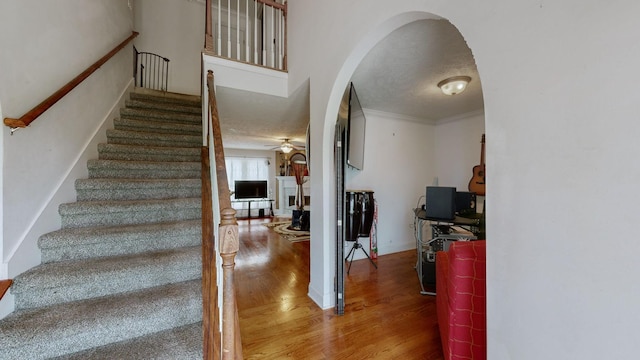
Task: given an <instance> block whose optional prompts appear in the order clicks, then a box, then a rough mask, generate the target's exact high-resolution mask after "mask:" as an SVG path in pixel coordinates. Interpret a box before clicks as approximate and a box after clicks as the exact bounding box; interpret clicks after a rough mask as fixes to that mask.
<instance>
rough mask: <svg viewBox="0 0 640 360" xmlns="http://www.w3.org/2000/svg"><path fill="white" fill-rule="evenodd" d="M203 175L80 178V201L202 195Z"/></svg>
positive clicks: (77, 189) (77, 188)
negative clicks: (190, 177)
mask: <svg viewBox="0 0 640 360" xmlns="http://www.w3.org/2000/svg"><path fill="white" fill-rule="evenodd" d="M201 186H202V181H201V180H200V179H120V178H116V179H105V178H99V179H78V180H76V193H77V200H78V201H96V200H148V199H173V198H187V197H199V196H200V194H201V192H200V187H201Z"/></svg>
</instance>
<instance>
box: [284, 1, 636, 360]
mask: <svg viewBox="0 0 640 360" xmlns="http://www.w3.org/2000/svg"><path fill="white" fill-rule="evenodd" d="M336 8H340V11H335V9H336ZM362 9H366V11H363V10H362ZM429 13H435V14H438V15H440V16H442V17H444V18H446V19H448V20H449V21H451V23H452V24H454V25H455V26H457V27H458V28H459V30H460V32H461V33H462V35H463V36H464V37H465V39H466V41H467V43H468V45H469V47H470V49H471V50H472V52H473V54H474V58H475V59H476V63H477V65H478V69H479V73H480V76H481V77H482V84H483V93H484V99H485V117H486V120H485V122H486V134H487V139H488V142H487V147H486V152H487V153H486V156H487V159H489V161H490V166H488V167H487V179H489V182H488V185H487V194H488V196H487V206H490V209H489V211H488V212H487V231H488V233H490V234H491V239H490V240H489V241H488V253H487V256H488V265H487V271H488V281H487V292H488V304H487V311H488V346H489V347H488V352H489V358H490V359H603V358H616V359H622V358H633V357H635V356H637V352H638V350H639V347H638V343H637V340H636V339H635V338H636V337H637V336H636V334H637V324H638V323H639V322H640V309H639V308H638V306H637V300H638V299H639V298H640V287H637V286H635V285H634V284H636V282H637V279H636V278H637V274H638V273H640V262H638V261H637V256H636V254H637V253H638V252H639V251H640V245H638V242H635V241H622V240H623V239H628V238H629V235H628V234H629V229H633V228H634V225H635V223H636V222H637V220H636V218H635V216H634V215H635V204H636V203H637V201H638V199H636V196H635V195H634V194H635V192H634V191H633V190H634V189H635V184H637V183H638V181H639V180H640V163H639V162H637V161H634V160H633V156H634V154H635V153H637V152H638V151H639V150H640V145H638V141H637V134H638V133H640V123H639V122H638V119H637V114H638V108H637V103H638V102H637V89H636V87H637V85H636V84H637V82H638V80H640V73H639V72H638V71H637V64H638V63H640V48H639V47H637V46H633V44H635V43H636V42H637V38H638V37H639V36H640V28H638V27H637V16H636V15H637V14H638V13H640V3H635V2H631V1H614V2H608V3H607V4H606V5H604V4H603V3H602V2H596V1H593V0H591V1H586V2H585V1H578V0H566V1H563V2H542V1H538V2H504V1H499V0H486V1H483V2H462V1H443V0H427V1H425V0H400V1H395V2H394V3H393V6H389V4H388V2H387V1H383V0H368V1H364V0H356V1H350V2H344V1H339V0H326V1H322V2H318V1H312V0H298V1H295V2H291V4H290V8H289V17H288V19H289V20H290V22H289V24H288V25H289V41H290V43H289V55H290V56H289V60H290V65H291V67H290V69H291V70H290V72H291V77H290V81H292V82H301V81H303V79H306V78H308V79H310V86H311V104H310V107H311V131H312V133H314V134H317V135H314V138H315V136H318V137H319V138H317V139H318V140H316V141H314V142H312V150H311V151H312V153H314V154H317V155H315V156H314V158H319V157H320V154H321V155H322V159H323V160H322V161H313V162H312V163H311V167H312V169H311V174H313V176H314V179H312V202H313V203H314V206H315V204H318V205H322V209H321V210H320V211H317V212H315V211H314V213H315V214H312V221H311V223H312V224H311V225H312V233H313V235H312V238H311V282H310V286H309V294H310V296H311V297H312V298H314V300H316V301H317V302H318V303H319V304H321V306H330V305H331V302H332V301H331V299H332V298H333V291H332V288H333V274H334V266H335V265H334V262H333V261H332V256H333V255H332V254H333V253H334V246H333V245H332V244H335V241H332V240H333V239H335V234H334V232H335V231H334V230H333V229H335V222H334V221H327V219H331V218H332V217H333V216H332V214H333V211H334V208H335V204H334V201H332V200H331V199H333V198H334V196H333V193H334V190H333V189H334V188H335V181H332V179H333V178H334V176H333V170H332V169H333V145H332V144H333V131H334V130H333V124H334V123H335V118H336V113H337V110H338V107H339V103H340V98H341V96H342V92H343V91H344V88H345V86H346V84H347V83H348V81H349V79H350V77H351V74H352V73H353V71H354V69H355V67H356V66H357V63H358V62H359V61H360V60H361V59H362V57H363V56H364V54H365V53H366V51H367V50H368V49H370V48H371V47H372V46H373V44H375V43H376V42H377V41H378V40H379V39H380V38H381V37H382V36H384V35H385V34H388V33H390V32H391V31H393V30H394V29H395V28H397V27H398V26H400V25H402V24H406V23H408V22H409V21H412V20H413V19H416V18H421V17H427V16H429V15H427V14H429ZM309 28H312V29H314V31H313V32H309V31H303V29H309ZM308 44H313V46H312V47H311V46H309V45H308ZM327 54H330V56H328V55H327ZM294 69H295V70H296V71H294ZM294 74H295V75H294ZM515 79H517V80H518V82H517V84H519V86H518V87H517V88H514V87H513V84H514V80H515ZM620 79H627V80H628V81H620ZM316 179H321V181H318V180H316ZM587 198H588V199H589V201H585V199H587ZM623 199H624V200H623ZM611 241H613V242H615V243H612V242H611Z"/></svg>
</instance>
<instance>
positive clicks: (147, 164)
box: [87, 159, 202, 170]
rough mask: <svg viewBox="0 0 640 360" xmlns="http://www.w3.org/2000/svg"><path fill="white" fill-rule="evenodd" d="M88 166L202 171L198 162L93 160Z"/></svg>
mask: <svg viewBox="0 0 640 360" xmlns="http://www.w3.org/2000/svg"><path fill="white" fill-rule="evenodd" d="M87 165H88V166H89V167H91V166H99V165H102V166H105V165H110V166H117V167H124V168H130V169H149V168H161V169H166V168H167V167H174V168H194V169H198V170H200V168H201V166H202V165H201V164H200V163H199V162H197V161H138V160H135V161H132V160H107V159H91V160H89V161H87Z"/></svg>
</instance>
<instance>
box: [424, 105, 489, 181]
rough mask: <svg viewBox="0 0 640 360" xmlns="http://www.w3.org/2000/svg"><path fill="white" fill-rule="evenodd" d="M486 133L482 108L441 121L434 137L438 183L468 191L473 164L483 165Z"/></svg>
mask: <svg viewBox="0 0 640 360" xmlns="http://www.w3.org/2000/svg"><path fill="white" fill-rule="evenodd" d="M482 134H484V114H483V112H482V111H477V112H473V113H470V114H464V115H462V116H458V117H455V118H449V119H440V120H438V125H437V126H436V128H435V136H434V144H435V148H436V149H435V151H436V175H435V176H436V177H437V178H438V185H440V186H454V187H456V188H457V189H458V191H468V189H469V180H470V179H471V177H472V175H473V167H474V166H476V165H478V164H480V145H481V139H482ZM485 163H486V161H485Z"/></svg>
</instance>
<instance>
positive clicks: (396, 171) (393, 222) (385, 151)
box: [345, 110, 437, 259]
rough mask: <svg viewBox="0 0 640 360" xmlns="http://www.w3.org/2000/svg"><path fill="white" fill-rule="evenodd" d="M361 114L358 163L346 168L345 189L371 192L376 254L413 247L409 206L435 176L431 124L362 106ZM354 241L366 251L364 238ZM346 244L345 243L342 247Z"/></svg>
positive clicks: (360, 254)
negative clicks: (362, 140)
mask: <svg viewBox="0 0 640 360" xmlns="http://www.w3.org/2000/svg"><path fill="white" fill-rule="evenodd" d="M365 116H366V119H367V123H366V130H365V134H366V138H365V158H364V166H363V169H362V170H356V169H353V168H351V167H347V171H346V174H345V175H346V176H345V177H346V179H345V180H346V181H345V189H347V190H355V191H357V190H370V191H373V192H374V197H375V199H376V201H377V203H378V226H377V230H378V236H377V239H378V254H379V255H384V254H390V253H394V252H398V251H403V250H408V249H414V248H415V246H416V243H415V238H414V235H413V234H414V230H413V222H414V214H413V211H412V209H414V208H415V207H416V204H418V202H419V200H420V197H421V196H424V193H425V186H426V185H429V184H430V183H431V181H432V179H433V177H434V176H435V174H436V173H435V164H436V161H437V160H436V157H435V146H434V126H433V125H427V124H421V123H419V122H417V121H414V120H416V119H408V118H406V117H401V116H398V115H394V114H388V113H383V112H379V111H370V110H365ZM422 202H423V203H424V199H423V201H422ZM359 242H360V243H361V244H363V245H364V247H365V249H367V252H369V250H368V249H369V239H368V238H361V239H359ZM352 245H353V243H352V242H345V250H346V251H347V252H348V251H349V250H350V249H351V246H352ZM345 254H346V253H345ZM364 257H365V255H364V253H363V252H362V251H357V252H356V257H355V259H362V258H364Z"/></svg>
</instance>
